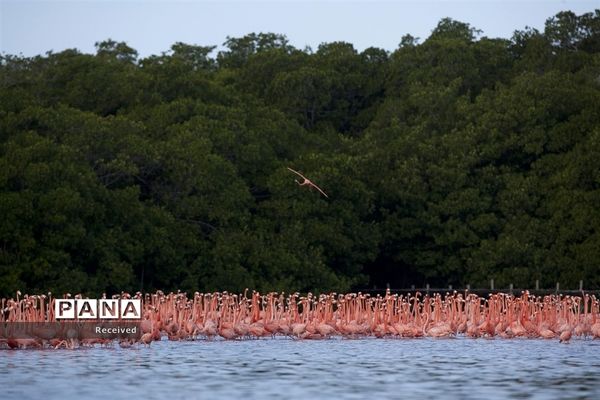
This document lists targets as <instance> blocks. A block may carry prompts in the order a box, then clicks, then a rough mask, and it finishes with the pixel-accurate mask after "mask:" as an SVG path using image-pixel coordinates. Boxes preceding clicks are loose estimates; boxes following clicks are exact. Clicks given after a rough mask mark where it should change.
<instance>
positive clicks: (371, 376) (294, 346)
mask: <svg viewBox="0 0 600 400" xmlns="http://www.w3.org/2000/svg"><path fill="white" fill-rule="evenodd" d="M599 356H600V343H599V342H595V341H583V340H575V341H572V342H571V343H570V344H568V345H559V344H558V343H556V342H555V341H552V342H549V341H544V340H523V339H520V340H517V339H515V340H470V339H464V338H461V339H454V340H435V339H418V340H395V339H389V340H378V339H365V340H336V339H334V340H324V341H294V340H287V339H281V340H248V341H232V342H224V341H216V340H215V341H195V342H182V343H173V342H168V341H162V342H156V343H153V344H152V346H151V347H150V348H145V347H139V348H136V349H120V348H114V349H100V348H96V349H84V350H76V351H69V350H56V351H52V350H42V351H34V350H32V351H28V350H25V351H2V352H0V388H1V389H0V390H2V395H1V397H2V399H13V398H14V399H16V398H19V399H40V398H45V399H54V398H56V399H71V398H78V399H79V398H90V399H100V398H102V399H107V398H109V399H110V400H119V399H132V398H141V397H144V398H146V399H164V398H167V397H168V398H169V399H179V398H185V399H190V398H192V399H194V398H199V397H201V398H203V397H210V398H212V399H228V398H240V397H241V398H247V399H255V398H270V397H276V396H277V397H281V396H285V397H286V399H305V398H317V399H321V398H328V397H329V398H344V399H354V398H356V399H364V398H367V397H374V396H376V397H377V398H381V399H396V398H399V397H406V396H410V397H416V396H422V397H428V398H429V397H433V396H436V397H437V396H439V397H444V398H460V399H463V398H464V399H481V398H489V399H504V398H512V399H561V398H564V399H594V398H600V361H599V360H600V357H599Z"/></svg>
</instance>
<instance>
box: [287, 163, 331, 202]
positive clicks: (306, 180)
mask: <svg viewBox="0 0 600 400" xmlns="http://www.w3.org/2000/svg"><path fill="white" fill-rule="evenodd" d="M287 169H289V170H290V171H292V172H293V173H295V174H296V175H298V176H299V177H300V178H302V179H304V181H302V183H300V181H299V180H297V179H295V181H296V183H297V184H298V185H300V186H307V185H308V186H309V187H314V188H315V189H317V190H318V191H319V192H321V194H322V195H323V196H325V197H327V198H329V196H327V194H325V192H324V191H322V190H321V188H320V187H318V186H317V185H315V184H314V183H313V182H312V181H311V180H310V179H308V178H307V177H305V176H304V175H302V174H301V173H300V172H298V171H296V170H293V169H291V168H290V167H287Z"/></svg>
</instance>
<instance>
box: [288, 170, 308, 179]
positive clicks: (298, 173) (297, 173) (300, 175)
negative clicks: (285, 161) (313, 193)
mask: <svg viewBox="0 0 600 400" xmlns="http://www.w3.org/2000/svg"><path fill="white" fill-rule="evenodd" d="M287 169H289V170H290V171H292V172H293V173H295V174H296V175H298V176H299V177H301V178H302V179H306V177H305V176H304V175H302V174H301V173H300V172H298V171H296V170H294V169H291V168H290V167H287ZM306 180H308V179H306Z"/></svg>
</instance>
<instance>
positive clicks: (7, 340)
mask: <svg viewBox="0 0 600 400" xmlns="http://www.w3.org/2000/svg"><path fill="white" fill-rule="evenodd" d="M20 294H21V293H20V292H17V298H16V299H12V298H11V299H2V310H1V311H2V312H1V313H0V325H1V326H6V325H8V324H10V323H14V322H54V321H55V320H54V315H53V304H54V301H55V299H54V298H52V295H51V293H48V296H46V295H33V296H32V295H25V296H23V297H22V298H20ZM63 297H64V298H70V297H71V295H70V294H67V295H65V296H63ZM74 298H81V296H80V295H77V296H75V297H74ZM113 298H139V299H141V300H142V310H143V317H142V319H141V320H140V321H139V327H140V331H141V332H140V334H141V335H140V336H139V338H138V339H117V340H116V341H117V342H118V343H119V345H120V346H121V347H130V346H132V345H134V344H140V345H142V344H143V345H150V343H151V342H152V341H157V340H161V339H162V338H163V337H167V338H168V340H195V339H205V340H213V339H216V338H223V339H225V340H239V339H250V338H269V337H275V336H285V337H289V338H293V339H327V338H330V337H335V336H338V337H343V338H361V337H377V338H419V337H435V338H441V337H455V336H458V335H462V336H465V337H469V338H480V337H488V338H495V337H499V338H544V339H553V338H556V339H559V340H560V341H561V342H568V341H569V340H570V339H571V337H572V336H573V337H578V338H583V339H585V338H600V304H599V301H598V299H597V298H596V297H595V296H594V295H588V294H582V296H562V295H549V296H544V297H536V296H533V295H530V293H529V292H527V291H525V292H523V293H522V295H521V296H513V295H509V294H504V293H496V294H491V295H489V297H488V298H487V299H486V298H483V297H480V296H477V295H474V294H469V293H468V292H467V293H464V295H463V294H462V293H457V292H454V293H452V294H450V293H446V295H445V296H442V295H440V294H435V295H433V296H428V295H425V296H423V295H421V294H420V293H418V292H417V293H416V294H414V295H411V294H408V295H398V294H391V293H389V292H388V293H386V294H385V295H383V296H382V295H377V296H370V295H369V294H363V293H360V292H359V293H350V294H337V293H331V294H322V295H319V296H316V295H313V294H311V293H308V294H307V295H306V296H300V295H299V294H298V293H294V294H290V295H286V294H285V293H275V292H273V293H268V294H266V295H261V294H260V293H258V292H255V291H253V292H252V293H248V291H247V290H246V291H245V292H244V293H243V294H230V293H228V292H215V293H197V292H196V293H195V294H194V295H193V296H191V297H188V296H187V294H186V293H180V292H178V293H169V294H164V293H163V292H161V291H158V292H156V293H154V294H146V295H142V294H141V293H139V292H138V293H137V294H135V295H134V296H130V295H129V294H127V293H122V294H121V295H117V296H113ZM4 332H7V330H4ZM4 336H5V337H1V336H0V348H12V349H15V348H62V347H64V348H77V347H85V346H94V345H96V344H99V345H113V344H114V343H115V340H108V339H101V338H91V339H85V340H78V338H71V339H70V340H67V341H65V340H60V339H58V338H53V337H47V336H46V337H44V335H38V336H36V335H35V334H33V333H32V334H30V335H29V336H27V337H19V338H14V337H6V336H7V335H6V334H4ZM8 336H10V335H8Z"/></svg>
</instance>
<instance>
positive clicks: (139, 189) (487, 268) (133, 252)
mask: <svg viewBox="0 0 600 400" xmlns="http://www.w3.org/2000/svg"><path fill="white" fill-rule="evenodd" d="M225 46H226V49H225V50H224V51H220V52H218V54H216V55H214V53H215V48H214V47H202V46H196V45H189V44H185V43H176V44H174V45H173V46H172V48H171V50H170V51H168V52H166V53H164V54H161V55H159V56H151V57H147V58H139V57H138V55H137V52H136V51H135V50H134V49H132V48H130V47H129V46H127V44H125V43H120V42H115V41H112V40H107V41H104V42H101V43H97V46H96V47H97V52H96V54H95V55H90V54H82V53H80V52H79V51H77V50H66V51H62V52H60V53H52V52H49V53H47V54H46V55H45V56H37V57H33V58H25V57H20V56H13V55H3V56H2V57H1V59H0V214H1V216H2V221H1V223H0V294H6V293H9V292H13V291H15V290H17V289H21V290H23V289H26V290H29V291H46V290H53V291H56V292H62V291H71V292H79V291H82V292H86V293H90V294H98V293H100V292H101V291H105V290H106V291H110V292H114V291H119V290H139V289H143V290H150V289H153V288H161V289H173V288H179V289H182V290H192V291H193V290H217V289H219V290H242V289H243V288H244V287H251V288H256V289H259V290H261V291H269V290H286V291H289V290H347V289H350V288H357V287H364V286H367V285H369V286H373V285H379V286H380V287H381V286H382V285H385V284H386V283H388V282H389V283H390V284H391V285H392V286H393V287H402V286H407V285H411V284H415V285H418V286H419V285H423V284H424V283H430V284H431V285H442V284H444V285H445V284H454V285H464V284H467V283H470V284H471V285H472V286H477V285H484V284H485V283H486V282H487V281H488V280H489V279H490V278H494V279H495V280H496V282H497V286H502V285H508V283H514V284H515V285H516V286H517V287H519V286H520V287H530V286H532V285H533V282H534V281H535V280H540V282H541V285H543V286H551V285H553V284H554V283H555V282H557V281H560V282H561V286H562V287H569V286H571V287H576V286H577V284H578V281H579V280H580V279H582V280H584V282H585V286H586V287H589V288H598V287H600V267H599V264H600V211H599V210H600V10H596V11H595V12H593V13H588V14H584V15H581V16H577V15H575V14H573V13H571V12H562V13H559V14H557V15H556V16H555V17H553V18H550V19H548V21H547V23H546V26H545V29H544V31H543V32H539V31H537V30H535V29H526V30H524V31H517V32H515V34H514V36H513V37H512V39H510V40H504V39H491V38H487V37H481V33H480V32H479V31H477V30H476V29H474V28H473V27H471V26H470V25H469V24H466V23H462V22H458V21H454V20H451V19H443V20H442V21H440V22H439V24H438V25H437V27H436V28H435V29H434V30H433V32H432V34H431V36H430V37H429V38H427V39H426V40H424V41H423V42H422V43H419V40H417V39H416V38H413V37H411V36H410V35H406V36H405V37H403V38H402V41H401V43H400V46H399V48H398V49H397V50H396V51H394V52H393V53H391V54H390V53H388V52H386V51H384V50H382V49H378V48H368V49H366V50H364V51H362V52H358V51H357V50H356V49H355V48H354V47H353V46H352V45H351V44H349V43H343V42H335V43H326V44H322V45H321V46H319V48H318V49H317V50H316V51H313V50H311V49H308V48H307V49H304V50H299V49H296V48H294V47H292V46H291V45H289V43H288V42H287V40H286V38H285V37H284V36H281V35H276V34H263V33H260V34H250V35H247V36H244V37H242V38H229V39H228V40H227V42H226V43H225ZM287 166H290V167H292V168H295V169H297V170H300V171H302V172H303V173H305V174H306V175H307V176H308V177H310V178H311V179H312V180H313V181H314V182H315V183H317V184H318V185H319V186H321V187H322V188H323V189H324V190H325V191H326V192H327V193H328V194H329V197H330V198H329V199H326V198H324V197H323V196H321V195H319V193H318V192H316V191H310V190H308V189H307V187H299V186H298V185H296V183H295V182H294V178H295V177H294V176H293V174H291V173H290V172H289V171H288V170H287V169H286V167H287Z"/></svg>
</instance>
